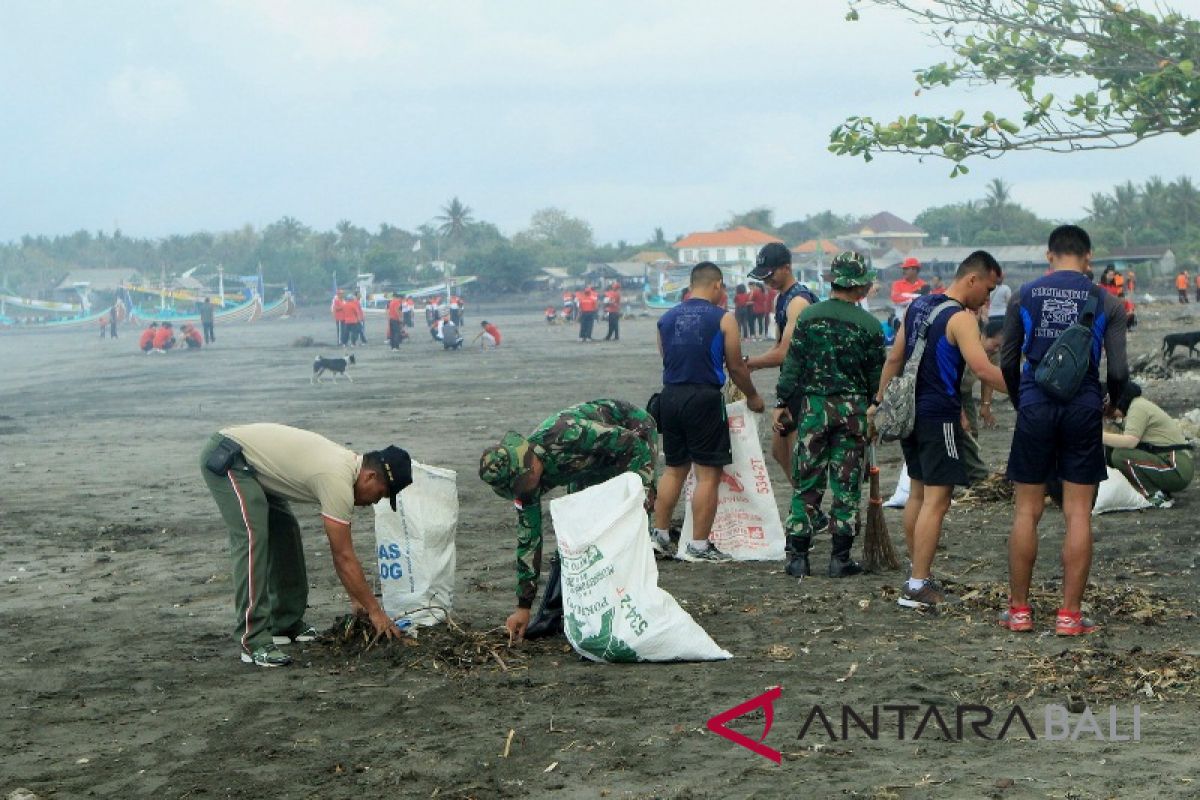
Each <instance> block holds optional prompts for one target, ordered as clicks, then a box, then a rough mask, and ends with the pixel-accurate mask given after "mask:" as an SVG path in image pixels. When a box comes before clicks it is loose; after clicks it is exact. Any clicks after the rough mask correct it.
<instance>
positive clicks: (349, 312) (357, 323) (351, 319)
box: [342, 294, 367, 347]
mask: <svg viewBox="0 0 1200 800" xmlns="http://www.w3.org/2000/svg"><path fill="white" fill-rule="evenodd" d="M342 312H343V314H344V319H345V325H346V327H347V328H349V329H350V346H351V347H354V345H356V344H358V343H359V341H361V342H362V343H363V344H366V343H367V332H366V329H365V327H364V325H363V320H364V319H365V316H364V315H363V309H362V303H360V302H359V300H358V295H356V294H352V295H350V299H349V300H347V301H346V304H345V305H344V306H342Z"/></svg>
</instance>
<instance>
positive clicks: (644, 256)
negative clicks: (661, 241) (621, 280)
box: [629, 250, 675, 264]
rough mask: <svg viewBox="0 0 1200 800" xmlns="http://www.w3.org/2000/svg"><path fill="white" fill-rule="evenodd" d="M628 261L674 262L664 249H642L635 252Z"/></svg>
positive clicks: (649, 262)
mask: <svg viewBox="0 0 1200 800" xmlns="http://www.w3.org/2000/svg"><path fill="white" fill-rule="evenodd" d="M629 260H630V261H637V262H639V263H642V264H674V263H675V260H674V259H673V258H671V254H670V253H668V252H667V251H665V250H643V251H641V252H640V253H635V254H634V255H633V256H632V257H631V258H630V259H629Z"/></svg>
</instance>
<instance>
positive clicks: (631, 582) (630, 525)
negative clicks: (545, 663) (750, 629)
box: [550, 472, 732, 662]
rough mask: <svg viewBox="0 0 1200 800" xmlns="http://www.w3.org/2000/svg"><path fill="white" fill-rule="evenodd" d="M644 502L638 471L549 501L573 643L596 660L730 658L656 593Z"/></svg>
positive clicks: (663, 594) (566, 623)
mask: <svg viewBox="0 0 1200 800" xmlns="http://www.w3.org/2000/svg"><path fill="white" fill-rule="evenodd" d="M645 502H646V492H645V489H644V488H643V487H642V481H641V478H639V477H638V476H637V475H636V474H634V473H632V472H627V473H625V474H623V475H618V476H617V477H615V478H612V479H610V480H607V481H605V482H604V483H601V484H599V485H597V486H592V487H590V488H588V489H585V490H583V491H582V492H576V493H575V494H570V495H567V496H565V497H559V498H556V499H554V500H552V501H550V516H551V517H552V518H553V520H554V533H555V536H556V537H557V539H558V553H559V557H560V559H561V563H562V590H563V622H564V627H565V628H566V634H567V640H568V641H570V642H571V646H572V647H574V648H575V650H576V652H578V653H579V654H580V655H581V656H583V657H584V658H588V659H591V660H592V661H602V662H633V661H714V660H718V659H725V658H731V657H732V656H731V655H730V654H729V653H728V652H727V651H725V650H723V649H721V648H720V647H718V646H717V644H716V643H715V642H714V641H713V640H712V638H710V637H709V635H708V634H707V633H705V631H704V629H703V628H701V627H700V626H699V625H698V624H697V623H696V621H695V620H693V619H692V617H691V615H689V614H688V613H687V612H686V611H684V610H683V609H682V608H680V607H679V603H677V602H675V598H674V597H672V596H671V595H670V594H668V593H667V592H665V591H663V590H662V589H660V588H658V567H657V565H656V564H655V563H654V552H653V550H651V548H650V537H649V535H648V533H649V532H648V529H647V526H646V512H645V509H644V508H643V505H644V503H645Z"/></svg>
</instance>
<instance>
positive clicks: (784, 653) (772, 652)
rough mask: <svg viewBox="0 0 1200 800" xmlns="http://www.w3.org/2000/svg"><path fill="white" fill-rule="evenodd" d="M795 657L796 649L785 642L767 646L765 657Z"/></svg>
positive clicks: (787, 658) (788, 659)
mask: <svg viewBox="0 0 1200 800" xmlns="http://www.w3.org/2000/svg"><path fill="white" fill-rule="evenodd" d="M795 657H796V651H795V650H793V649H792V648H790V647H788V646H787V645H786V644H773V645H771V646H770V647H768V648H767V658H769V659H771V660H772V661H791V660H792V659H793V658H795Z"/></svg>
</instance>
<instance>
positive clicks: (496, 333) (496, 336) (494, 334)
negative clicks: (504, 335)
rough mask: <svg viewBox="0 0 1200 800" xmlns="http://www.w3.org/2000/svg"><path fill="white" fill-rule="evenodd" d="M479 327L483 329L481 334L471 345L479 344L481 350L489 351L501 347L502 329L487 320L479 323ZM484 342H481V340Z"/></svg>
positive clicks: (476, 336) (478, 334) (477, 335)
mask: <svg viewBox="0 0 1200 800" xmlns="http://www.w3.org/2000/svg"><path fill="white" fill-rule="evenodd" d="M479 327H481V328H483V330H481V331H480V332H479V333H477V334H475V338H474V339H472V340H471V344H475V342H479V349H480V350H487V349H488V348H489V347H491V348H492V349H493V350H494V349H496V348H497V347H499V346H500V329H499V328H497V327H496V326H495V325H493V324H492V323H490V322H488V321H487V320H486V319H485V320H483V321H482V322H480V323H479ZM481 339H482V340H483V341H480V340H481Z"/></svg>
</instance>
